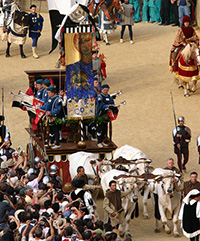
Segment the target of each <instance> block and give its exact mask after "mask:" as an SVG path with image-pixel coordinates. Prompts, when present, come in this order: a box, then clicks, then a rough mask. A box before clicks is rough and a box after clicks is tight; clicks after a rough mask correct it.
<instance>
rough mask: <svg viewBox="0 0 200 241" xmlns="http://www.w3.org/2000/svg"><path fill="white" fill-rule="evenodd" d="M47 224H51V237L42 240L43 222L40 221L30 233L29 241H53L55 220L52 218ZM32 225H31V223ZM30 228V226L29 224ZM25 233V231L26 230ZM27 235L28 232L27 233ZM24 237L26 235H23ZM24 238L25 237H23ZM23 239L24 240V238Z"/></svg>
mask: <svg viewBox="0 0 200 241" xmlns="http://www.w3.org/2000/svg"><path fill="white" fill-rule="evenodd" d="M47 222H48V223H49V226H50V232H51V235H50V236H49V237H47V238H46V239H42V237H43V232H42V228H41V227H42V225H43V221H39V222H38V223H37V224H36V225H35V226H34V227H33V228H32V229H31V231H30V233H29V241H36V240H39V241H40V240H41V239H42V241H52V239H53V238H54V229H53V220H52V219H51V218H50V220H47ZM29 225H30V223H29ZM27 226H28V224H27ZM24 231H25V230H24ZM25 233H26V232H25ZM23 235H24V233H23ZM23 237H24V236H23ZM23 237H22V238H23ZM22 241H25V239H22Z"/></svg>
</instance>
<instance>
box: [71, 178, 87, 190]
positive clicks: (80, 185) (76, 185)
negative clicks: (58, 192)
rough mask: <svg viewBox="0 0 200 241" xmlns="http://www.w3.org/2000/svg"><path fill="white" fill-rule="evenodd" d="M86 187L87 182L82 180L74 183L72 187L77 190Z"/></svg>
mask: <svg viewBox="0 0 200 241" xmlns="http://www.w3.org/2000/svg"><path fill="white" fill-rule="evenodd" d="M84 185H85V181H84V180H82V179H78V180H74V181H72V186H73V187H77V188H82V187H83V186H84Z"/></svg>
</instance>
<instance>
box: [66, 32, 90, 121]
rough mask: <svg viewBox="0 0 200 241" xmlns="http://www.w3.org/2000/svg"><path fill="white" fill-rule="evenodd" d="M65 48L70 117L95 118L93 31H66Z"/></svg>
mask: <svg viewBox="0 0 200 241" xmlns="http://www.w3.org/2000/svg"><path fill="white" fill-rule="evenodd" d="M65 49H66V51H67V55H65V63H66V92H67V99H68V102H67V103H68V106H67V110H68V117H69V118H75V119H77V118H93V117H94V116H95V101H94V100H93V99H92V97H93V96H94V79H93V71H92V32H90V31H89V32H84V33H66V34H65Z"/></svg>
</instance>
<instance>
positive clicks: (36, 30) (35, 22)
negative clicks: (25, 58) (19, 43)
mask: <svg viewBox="0 0 200 241" xmlns="http://www.w3.org/2000/svg"><path fill="white" fill-rule="evenodd" d="M30 10H31V13H30V14H29V15H30V17H31V23H30V27H29V37H30V38H32V40H33V43H32V51H33V57H34V58H36V59H37V58H38V55H37V53H36V49H37V42H38V38H39V37H40V35H41V31H42V27H43V22H44V19H43V17H42V16H41V15H40V14H39V13H36V5H34V4H33V5H31V6H30Z"/></svg>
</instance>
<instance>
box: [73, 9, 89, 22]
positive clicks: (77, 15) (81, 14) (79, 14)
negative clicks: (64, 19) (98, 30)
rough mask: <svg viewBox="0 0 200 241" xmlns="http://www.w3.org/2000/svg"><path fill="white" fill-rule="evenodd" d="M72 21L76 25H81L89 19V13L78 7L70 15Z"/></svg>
mask: <svg viewBox="0 0 200 241" xmlns="http://www.w3.org/2000/svg"><path fill="white" fill-rule="evenodd" d="M69 17H70V19H71V20H72V21H73V22H75V23H80V22H82V21H83V20H85V18H86V17H87V13H86V12H85V11H84V10H83V9H82V8H81V7H80V6H78V7H77V8H76V9H75V10H74V11H73V12H72V13H71V14H70V15H69Z"/></svg>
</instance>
